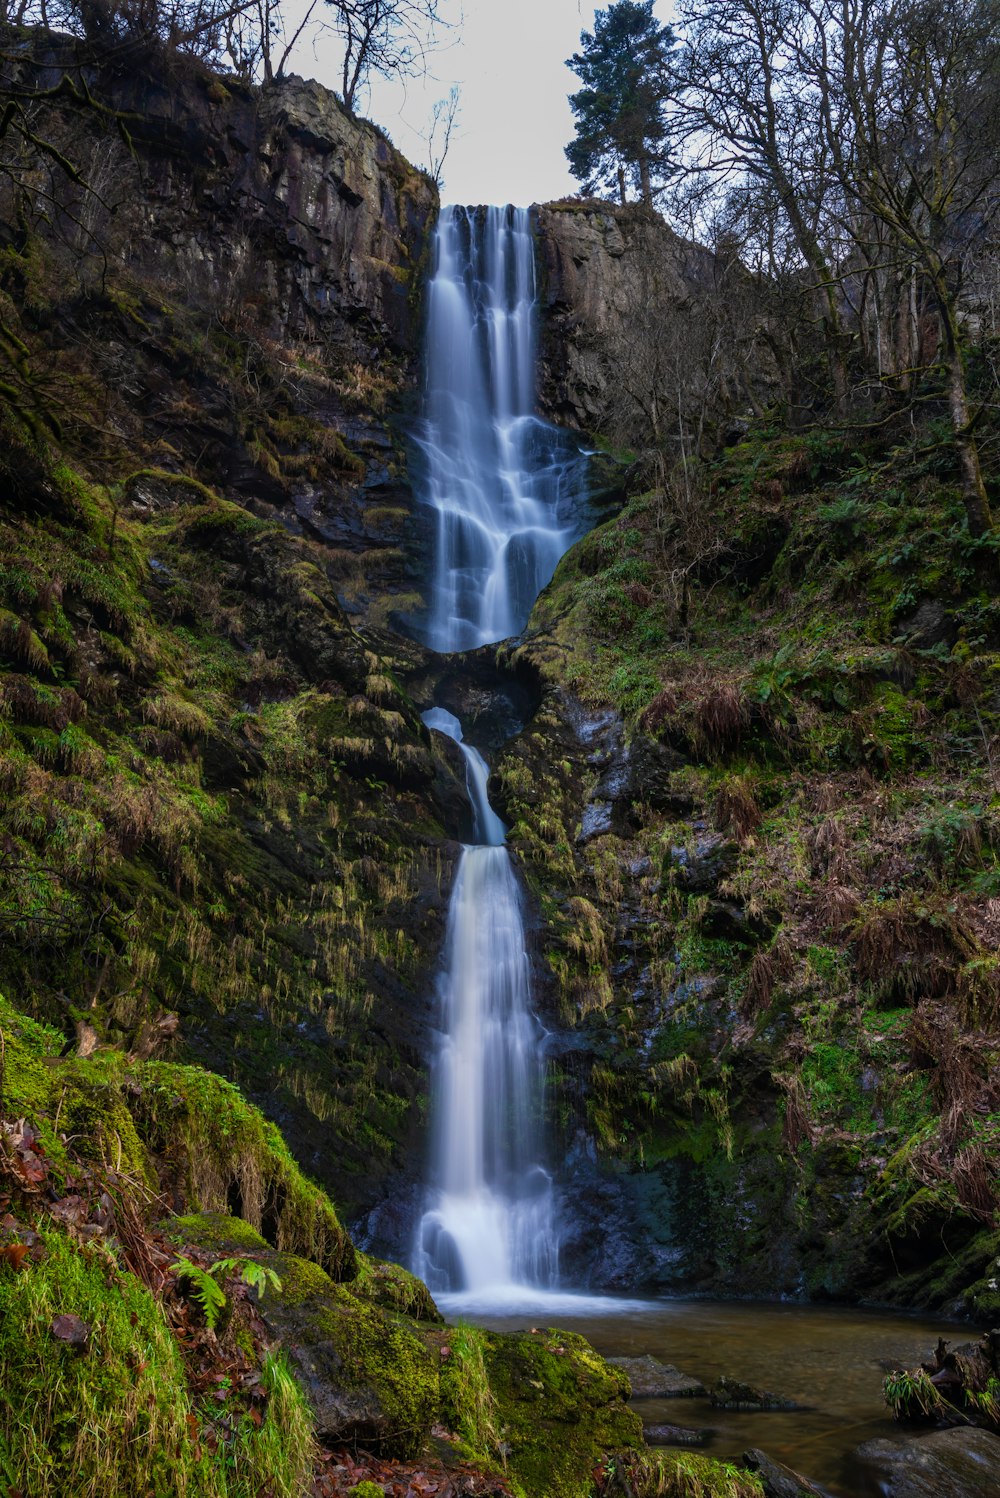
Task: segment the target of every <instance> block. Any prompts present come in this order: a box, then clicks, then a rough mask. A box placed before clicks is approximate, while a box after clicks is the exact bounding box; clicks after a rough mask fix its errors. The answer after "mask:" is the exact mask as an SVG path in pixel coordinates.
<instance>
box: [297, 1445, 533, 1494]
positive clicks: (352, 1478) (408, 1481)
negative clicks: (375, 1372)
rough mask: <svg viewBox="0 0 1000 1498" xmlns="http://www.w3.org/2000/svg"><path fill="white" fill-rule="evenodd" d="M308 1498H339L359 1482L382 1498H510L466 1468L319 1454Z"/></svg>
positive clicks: (501, 1486)
mask: <svg viewBox="0 0 1000 1498" xmlns="http://www.w3.org/2000/svg"><path fill="white" fill-rule="evenodd" d="M319 1455H320V1461H321V1463H322V1465H321V1467H320V1470H319V1472H318V1473H317V1475H316V1478H315V1480H314V1482H313V1487H312V1492H311V1498H340V1495H341V1494H346V1493H349V1492H351V1490H352V1489H353V1488H355V1487H357V1485H358V1484H359V1483H361V1482H373V1483H376V1484H377V1485H378V1486H379V1487H380V1488H381V1489H382V1491H383V1493H385V1494H386V1498H510V1488H509V1487H508V1485H507V1483H506V1482H505V1481H504V1479H503V1478H502V1477H489V1476H485V1475H484V1474H483V1473H482V1472H480V1471H478V1470H477V1469H476V1468H475V1467H472V1466H469V1465H468V1464H466V1463H464V1462H462V1463H455V1464H452V1463H451V1462H448V1464H447V1465H445V1463H444V1462H442V1461H434V1460H433V1459H432V1460H426V1461H422V1462H420V1463H412V1464H411V1463H404V1462H387V1461H381V1460H379V1458H378V1457H375V1456H371V1455H370V1454H369V1453H368V1452H366V1451H358V1452H350V1451H321V1452H320V1454H319Z"/></svg>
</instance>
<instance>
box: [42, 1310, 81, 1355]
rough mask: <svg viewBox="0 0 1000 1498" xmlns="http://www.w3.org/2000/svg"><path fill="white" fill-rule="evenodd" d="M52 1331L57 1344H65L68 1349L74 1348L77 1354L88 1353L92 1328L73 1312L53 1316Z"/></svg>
mask: <svg viewBox="0 0 1000 1498" xmlns="http://www.w3.org/2000/svg"><path fill="white" fill-rule="evenodd" d="M50 1330H51V1332H52V1335H53V1337H55V1339H56V1341H57V1342H63V1343H65V1344H66V1346H67V1347H74V1348H76V1350H77V1352H80V1353H84V1352H86V1351H87V1348H88V1347H89V1345H90V1327H89V1326H88V1325H87V1323H86V1322H85V1321H84V1320H83V1318H82V1317H80V1316H75V1315H73V1314H72V1313H71V1312H66V1313H65V1314H63V1315H61V1316H53V1318H52V1326H51V1328H50Z"/></svg>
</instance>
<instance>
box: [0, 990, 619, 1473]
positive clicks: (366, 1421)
mask: <svg viewBox="0 0 1000 1498" xmlns="http://www.w3.org/2000/svg"><path fill="white" fill-rule="evenodd" d="M58 1047H59V1036H58V1033H57V1032H55V1031H53V1030H51V1029H47V1028H46V1027H45V1026H42V1025H39V1024H38V1023H37V1022H35V1021H32V1020H31V1019H29V1018H27V1017H26V1016H23V1015H21V1014H19V1013H18V1011H17V1010H15V1009H14V1008H13V1007H12V1006H11V1005H10V1004H8V1003H7V1002H6V1001H5V1000H3V1001H0V1056H2V1062H3V1066H2V1077H0V1197H2V1202H3V1206H4V1216H3V1220H2V1222H0V1322H2V1333H0V1342H2V1349H0V1351H2V1361H3V1369H4V1378H3V1382H2V1388H0V1475H2V1477H3V1478H4V1480H5V1481H6V1482H7V1483H8V1484H9V1485H10V1486H11V1487H12V1489H13V1490H21V1491H24V1492H30V1493H32V1494H33V1495H34V1494H37V1495H38V1498H54V1495H56V1494H60V1495H62V1494H65V1495H67V1498H98V1495H100V1498H119V1495H121V1498H126V1495H135V1498H139V1495H143V1498H146V1495H148V1494H150V1493H153V1492H155V1493H159V1494H163V1495H164V1498H167V1495H178V1498H183V1495H188V1494H189V1495H192V1498H193V1495H195V1494H197V1495H199V1498H202V1495H207V1498H215V1495H218V1498H226V1495H228V1498H251V1495H259V1494H260V1492H261V1491H262V1490H263V1489H264V1488H266V1490H267V1491H268V1492H269V1493H273V1494H275V1495H277V1498H303V1495H305V1494H306V1493H309V1492H315V1493H317V1494H319V1493H322V1494H327V1493H340V1492H344V1491H347V1490H348V1487H349V1486H350V1485H351V1484H350V1482H349V1480H346V1479H345V1478H344V1474H345V1473H346V1471H347V1469H346V1467H345V1465H344V1462H343V1460H342V1459H338V1458H336V1457H334V1458H331V1457H330V1456H329V1451H326V1454H325V1455H324V1453H323V1451H322V1450H321V1447H322V1448H333V1449H335V1450H340V1451H341V1455H342V1456H343V1454H344V1453H346V1451H348V1450H350V1451H355V1452H356V1451H357V1450H358V1448H362V1449H364V1450H367V1451H369V1452H371V1453H373V1454H374V1456H375V1457H376V1458H380V1459H382V1460H385V1461H388V1462H389V1463H407V1462H408V1463H410V1464H417V1469H419V1466H420V1465H423V1466H425V1467H427V1466H429V1467H431V1468H433V1469H434V1470H436V1471H438V1472H440V1473H441V1476H442V1480H443V1478H444V1475H445V1473H446V1472H447V1471H448V1470H449V1469H451V1468H454V1469H455V1470H456V1471H457V1469H458V1468H461V1471H462V1474H464V1475H463V1477H462V1481H463V1484H464V1486H463V1488H462V1491H467V1492H470V1493H481V1494H485V1493H487V1492H491V1493H493V1492H498V1491H499V1492H510V1493H513V1494H515V1495H523V1498H536V1495H537V1498H542V1495H543V1494H544V1495H555V1494H559V1495H562V1498H584V1495H586V1494H588V1493H589V1492H590V1491H591V1474H592V1471H593V1469H594V1468H595V1466H597V1465H599V1464H600V1463H601V1462H602V1461H604V1460H605V1459H606V1458H608V1457H613V1456H614V1455H615V1454H616V1453H618V1452H621V1451H625V1450H633V1449H635V1448H636V1447H637V1446H638V1445H639V1444H640V1441H641V1428H640V1424H639V1420H638V1417H637V1416H636V1415H634V1414H633V1413H631V1412H630V1411H629V1410H628V1409H627V1408H626V1404H625V1400H626V1398H627V1395H628V1386H627V1383H626V1381H625V1379H624V1378H623V1376H622V1375H621V1374H620V1373H618V1372H617V1371H615V1370H612V1369H611V1368H609V1367H608V1366H607V1365H606V1364H605V1363H604V1362H603V1361H602V1360H601V1359H600V1358H598V1357H597V1356H596V1355H595V1354H594V1352H593V1350H592V1349H591V1348H590V1347H589V1346H588V1345H587V1344H586V1343H585V1342H584V1341H583V1339H582V1338H579V1337H573V1336H566V1335H564V1334H562V1333H557V1332H547V1333H545V1334H544V1335H541V1334H539V1335H537V1336H535V1335H533V1336H528V1335H525V1336H523V1337H504V1336H498V1335H487V1334H486V1333H480V1332H473V1331H471V1330H468V1329H454V1328H446V1327H443V1326H442V1324H441V1316H440V1314H439V1313H438V1311H437V1308H436V1307H435V1305H434V1303H433V1301H432V1299H431V1297H430V1295H429V1294H428V1292H427V1290H426V1287H425V1286H423V1285H422V1284H421V1283H420V1282H419V1281H418V1280H416V1279H414V1277H413V1276H412V1275H409V1274H407V1272H406V1271H405V1270H403V1269H400V1268H398V1267H397V1266H395V1265H389V1264H382V1263H379V1262H378V1261H375V1260H372V1259H370V1258H368V1257H367V1256H365V1255H361V1254H358V1253H356V1251H355V1249H354V1247H353V1245H352V1244H351V1242H350V1239H349V1238H348V1237H347V1235H346V1233H345V1232H344V1230H343V1228H342V1227H341V1225H340V1222H339V1220H338V1217H337V1214H336V1212H335V1210H334V1208H333V1206H332V1204H331V1202H330V1201H329V1199H328V1198H327V1197H326V1195H325V1194H324V1193H323V1192H322V1191H321V1190H320V1189H319V1188H318V1187H316V1186H314V1185H313V1184H312V1183H310V1182H309V1181H307V1180H306V1179H305V1178H304V1177H303V1175H302V1174H301V1172H300V1171H299V1170H298V1168H297V1166H296V1165H295V1164H294V1163H293V1162H292V1160H291V1158H290V1156H289V1153H288V1150H287V1147H286V1145H285V1144H284V1141H283V1140H282V1139H281V1137H280V1135H279V1134H278V1132H277V1130H276V1129H275V1128H274V1126H273V1125H271V1124H269V1123H267V1122H266V1121H265V1120H264V1118H263V1117H262V1115H261V1114H260V1113H259V1112H258V1111H257V1110H256V1109H255V1108H253V1107H252V1106H251V1105H250V1104H248V1103H247V1102H245V1101H244V1099H243V1098H242V1097H241V1096H240V1094H239V1093H238V1092H237V1090H236V1089H235V1088H234V1087H232V1086H231V1085H230V1084H228V1083H225V1082H222V1081H221V1080H220V1079H219V1078H216V1077H213V1076H212V1075H210V1074H209V1073H206V1072H202V1071H200V1070H198V1069H197V1068H194V1067H190V1066H174V1065H171V1064H169V1063H165V1062H140V1061H128V1060H127V1058H125V1057H124V1056H122V1055H121V1054H119V1053H114V1052H111V1051H108V1052H100V1053H98V1054H96V1055H94V1056H91V1057H88V1058H81V1057H76V1056H74V1057H60V1056H59V1055H58ZM234 1201H235V1202H236V1203H238V1204H239V1207H240V1212H241V1214H242V1215H237V1214H235V1213H232V1212H230V1211H227V1210H226V1203H227V1202H228V1203H229V1204H230V1205H232V1204H233V1203H234ZM168 1205H169V1206H172V1207H173V1211H167V1212H166V1215H165V1216H164V1215H163V1214H164V1212H165V1211H166V1209H167V1207H168ZM206 1286H207V1289H208V1290H210V1291H211V1294H210V1295H208V1294H207V1293H206ZM401 1470H402V1471H403V1472H404V1473H405V1470H406V1469H405V1468H403V1469H401ZM314 1479H315V1483H316V1486H315V1487H314V1486H313V1481H314Z"/></svg>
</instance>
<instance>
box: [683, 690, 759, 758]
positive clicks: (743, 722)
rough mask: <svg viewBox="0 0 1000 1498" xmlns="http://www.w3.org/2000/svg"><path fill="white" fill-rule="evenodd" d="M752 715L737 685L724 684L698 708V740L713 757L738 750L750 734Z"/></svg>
mask: <svg viewBox="0 0 1000 1498" xmlns="http://www.w3.org/2000/svg"><path fill="white" fill-rule="evenodd" d="M748 722H749V712H748V709H747V705H746V702H745V701H744V698H743V693H742V691H741V690H740V687H739V686H738V684H737V683H736V682H733V681H725V682H720V683H719V684H718V685H717V686H715V687H714V688H712V690H711V691H709V692H707V693H706V695H705V696H704V697H702V698H700V699H699V701H697V702H696V703H695V706H694V737H695V741H696V743H697V744H698V745H699V746H700V747H701V748H703V749H704V750H705V752H706V753H707V754H709V755H715V754H724V753H728V752H729V751H731V750H733V749H735V748H736V747H737V745H738V744H739V742H740V740H741V739H742V737H743V734H744V732H745V731H746V727H747V724H748Z"/></svg>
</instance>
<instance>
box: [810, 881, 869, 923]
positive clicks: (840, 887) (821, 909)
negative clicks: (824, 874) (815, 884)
mask: <svg viewBox="0 0 1000 1498" xmlns="http://www.w3.org/2000/svg"><path fill="white" fill-rule="evenodd" d="M860 909H861V896H860V895H859V894H858V892H857V890H856V889H852V888H851V887H850V885H846V884H838V883H837V882H836V880H831V881H830V882H829V883H827V884H825V885H824V886H823V889H822V890H821V892H820V896H819V899H818V900H817V902H816V914H817V915H818V916H819V919H820V921H821V922H822V924H823V926H824V928H825V929H826V930H827V931H830V932H832V933H833V934H834V935H837V936H840V935H843V933H844V932H846V931H848V930H850V928H851V927H852V926H853V925H854V924H855V922H856V921H857V918H858V912H859V911H860Z"/></svg>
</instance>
